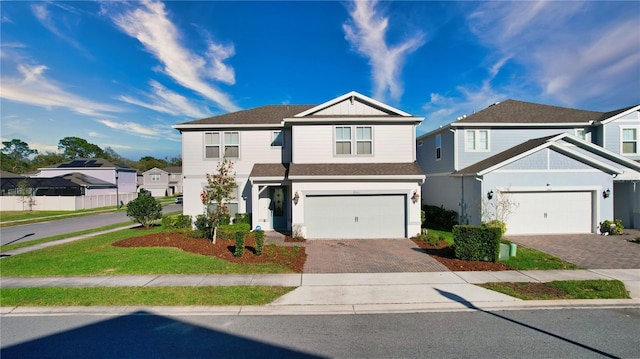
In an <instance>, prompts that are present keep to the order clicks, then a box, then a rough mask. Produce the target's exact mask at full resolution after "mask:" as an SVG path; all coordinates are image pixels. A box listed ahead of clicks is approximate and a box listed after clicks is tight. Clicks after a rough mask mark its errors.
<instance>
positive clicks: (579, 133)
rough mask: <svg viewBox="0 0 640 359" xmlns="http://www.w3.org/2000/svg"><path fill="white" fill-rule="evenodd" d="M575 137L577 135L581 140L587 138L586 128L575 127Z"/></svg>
mask: <svg viewBox="0 0 640 359" xmlns="http://www.w3.org/2000/svg"><path fill="white" fill-rule="evenodd" d="M575 133H576V137H578V138H579V139H581V140H585V141H586V140H587V130H585V129H584V128H576V132H575Z"/></svg>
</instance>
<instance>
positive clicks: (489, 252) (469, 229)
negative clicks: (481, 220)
mask: <svg viewBox="0 0 640 359" xmlns="http://www.w3.org/2000/svg"><path fill="white" fill-rule="evenodd" d="M501 237H502V231H501V229H500V228H495V227H482V226H480V227H479V226H454V227H453V243H454V246H453V247H454V252H455V256H456V258H458V259H462V260H466V261H491V262H496V261H497V260H498V257H499V256H500V238H501Z"/></svg>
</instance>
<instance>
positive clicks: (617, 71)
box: [468, 2, 640, 106]
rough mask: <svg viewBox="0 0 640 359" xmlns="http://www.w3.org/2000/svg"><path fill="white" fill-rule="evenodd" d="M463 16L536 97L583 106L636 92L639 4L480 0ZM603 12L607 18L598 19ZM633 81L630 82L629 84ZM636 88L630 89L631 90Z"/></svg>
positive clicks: (639, 72)
mask: <svg viewBox="0 0 640 359" xmlns="http://www.w3.org/2000/svg"><path fill="white" fill-rule="evenodd" d="M479 4H480V5H478V7H477V8H476V10H475V11H474V12H472V13H470V15H469V16H468V23H469V26H470V28H471V30H472V31H473V33H475V35H476V36H477V37H478V38H479V39H480V41H481V42H482V43H483V44H484V45H486V46H487V47H489V48H490V49H492V50H494V51H496V52H497V53H498V56H502V57H507V58H510V59H511V60H512V61H515V62H516V63H518V64H519V65H521V66H523V67H524V68H525V70H526V71H527V74H526V76H527V77H528V78H530V79H531V80H532V81H534V82H535V83H536V84H537V86H538V87H539V88H540V89H541V94H540V95H541V96H543V97H548V98H549V99H553V100H555V101H558V102H560V103H561V104H564V105H568V106H585V105H587V106H588V104H590V103H592V102H593V101H594V100H598V101H602V99H603V98H607V97H609V96H612V95H610V94H613V93H616V94H618V95H616V96H619V94H620V93H621V92H624V91H613V90H614V89H619V88H620V86H623V87H625V88H627V89H628V92H629V93H632V92H635V93H636V94H635V95H632V94H631V95H629V99H633V98H635V99H637V98H638V95H637V94H638V93H640V85H639V84H638V81H633V79H638V76H639V75H640V70H639V69H640V37H639V35H638V21H637V11H638V7H639V6H638V4H637V3H634V2H629V3H609V2H483V3H479ZM602 14H607V15H606V16H602ZM634 82H635V83H634ZM634 90H635V91H634Z"/></svg>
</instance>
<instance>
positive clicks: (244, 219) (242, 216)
mask: <svg viewBox="0 0 640 359" xmlns="http://www.w3.org/2000/svg"><path fill="white" fill-rule="evenodd" d="M233 223H234V224H240V223H246V224H251V215H250V214H249V213H236V216H235V218H234V219H233Z"/></svg>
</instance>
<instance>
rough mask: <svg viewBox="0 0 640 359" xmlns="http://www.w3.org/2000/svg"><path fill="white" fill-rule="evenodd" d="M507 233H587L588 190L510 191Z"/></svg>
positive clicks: (589, 216)
mask: <svg viewBox="0 0 640 359" xmlns="http://www.w3.org/2000/svg"><path fill="white" fill-rule="evenodd" d="M509 195H510V196H511V200H512V201H513V202H514V203H516V204H518V206H517V208H516V209H515V211H514V213H513V214H511V215H510V216H509V218H508V219H507V234H552V233H591V232H592V227H593V226H592V221H593V219H592V218H593V215H592V214H593V205H592V203H593V201H592V193H591V192H511V193H509Z"/></svg>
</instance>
